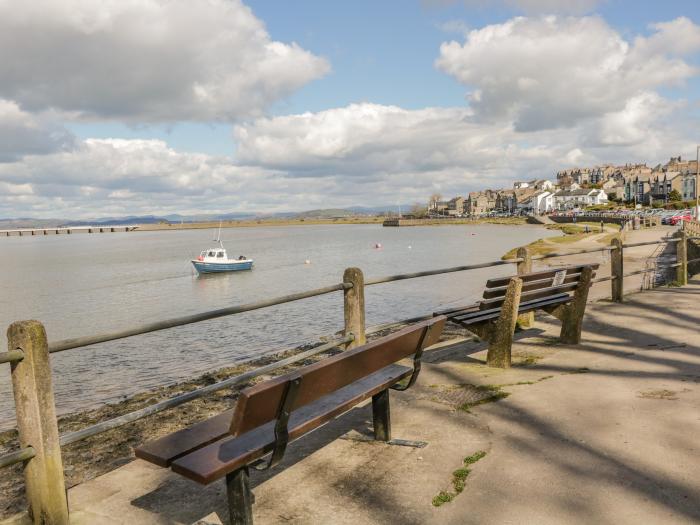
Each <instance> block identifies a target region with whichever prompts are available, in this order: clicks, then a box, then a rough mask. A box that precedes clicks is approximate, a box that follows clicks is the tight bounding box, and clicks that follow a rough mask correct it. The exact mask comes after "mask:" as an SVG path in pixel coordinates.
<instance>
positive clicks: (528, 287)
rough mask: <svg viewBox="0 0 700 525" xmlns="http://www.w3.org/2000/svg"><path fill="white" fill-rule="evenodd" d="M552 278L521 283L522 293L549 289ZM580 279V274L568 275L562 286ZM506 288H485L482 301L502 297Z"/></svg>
mask: <svg viewBox="0 0 700 525" xmlns="http://www.w3.org/2000/svg"><path fill="white" fill-rule="evenodd" d="M553 279H554V278H553V277H549V278H547V279H538V280H536V281H529V282H525V283H523V288H522V291H523V292H531V291H533V290H540V289H542V288H549V287H550V286H552V282H553ZM580 279H581V273H570V274H566V277H565V278H564V281H563V282H562V284H569V283H577V282H579V280H580ZM507 289H508V286H507V285H506V286H498V287H496V288H486V289H485V290H484V296H483V297H484V299H494V298H496V297H504V296H505V294H506V290H507Z"/></svg>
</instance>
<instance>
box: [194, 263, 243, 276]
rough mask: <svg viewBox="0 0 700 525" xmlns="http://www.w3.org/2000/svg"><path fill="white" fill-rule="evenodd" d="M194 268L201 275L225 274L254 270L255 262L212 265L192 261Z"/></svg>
mask: <svg viewBox="0 0 700 525" xmlns="http://www.w3.org/2000/svg"><path fill="white" fill-rule="evenodd" d="M192 266H194V268H195V270H197V272H199V273H223V272H239V271H241V270H251V269H252V268H253V261H251V260H246V261H233V262H225V263H224V262H221V263H218V262H217V263H210V262H203V261H192Z"/></svg>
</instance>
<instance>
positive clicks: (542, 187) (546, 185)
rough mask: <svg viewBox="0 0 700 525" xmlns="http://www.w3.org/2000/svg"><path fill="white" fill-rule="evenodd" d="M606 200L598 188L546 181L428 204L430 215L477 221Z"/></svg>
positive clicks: (537, 213)
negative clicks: (493, 215)
mask: <svg viewBox="0 0 700 525" xmlns="http://www.w3.org/2000/svg"><path fill="white" fill-rule="evenodd" d="M607 202H608V196H607V194H606V193H605V191H603V190H601V189H597V188H581V187H580V186H579V185H578V184H577V183H572V184H569V185H568V186H566V187H561V186H555V184H554V183H553V182H551V181H548V180H533V181H529V182H516V183H515V184H514V185H513V189H504V190H484V191H473V192H470V193H469V195H468V196H467V197H466V198H465V197H454V198H452V199H450V200H447V201H443V200H438V199H434V200H432V201H431V202H430V203H429V206H428V212H429V213H430V214H432V215H443V216H455V217H461V216H469V217H480V216H484V215H489V214H492V213H505V214H511V215H512V214H530V213H532V214H536V215H541V214H545V213H549V212H551V211H554V210H571V209H575V208H583V207H587V206H592V205H596V204H606V203H607Z"/></svg>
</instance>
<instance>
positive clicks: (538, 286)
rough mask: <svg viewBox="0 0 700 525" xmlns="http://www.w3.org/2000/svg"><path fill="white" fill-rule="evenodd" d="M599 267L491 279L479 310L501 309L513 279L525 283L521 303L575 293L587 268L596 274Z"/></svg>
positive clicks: (559, 269) (564, 268) (577, 267)
mask: <svg viewBox="0 0 700 525" xmlns="http://www.w3.org/2000/svg"><path fill="white" fill-rule="evenodd" d="M598 266H599V265H598V263H591V264H584V265H575V266H564V267H561V268H553V269H551V270H545V271H541V272H532V273H526V274H522V275H511V276H509V277H500V278H497V279H489V280H488V281H486V289H485V290H484V300H483V301H481V302H480V303H479V309H481V310H488V309H491V308H499V307H500V306H501V305H502V304H503V301H504V299H505V294H506V289H507V288H508V283H509V282H510V280H511V279H512V278H513V277H519V278H520V279H522V281H523V288H522V292H521V296H520V300H521V302H522V301H530V300H534V299H539V298H543V297H549V296H550V295H556V294H561V293H566V292H573V291H574V290H576V288H577V287H578V285H579V281H580V280H581V272H582V270H583V269H584V268H585V267H590V268H591V269H592V270H593V271H594V272H595V270H596V269H597V268H598Z"/></svg>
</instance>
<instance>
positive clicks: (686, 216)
mask: <svg viewBox="0 0 700 525" xmlns="http://www.w3.org/2000/svg"><path fill="white" fill-rule="evenodd" d="M692 220H693V217H692V216H691V215H690V213H684V214H683V215H674V216H673V217H671V221H670V224H671V226H676V225H677V224H678V223H679V222H690V221H692Z"/></svg>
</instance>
